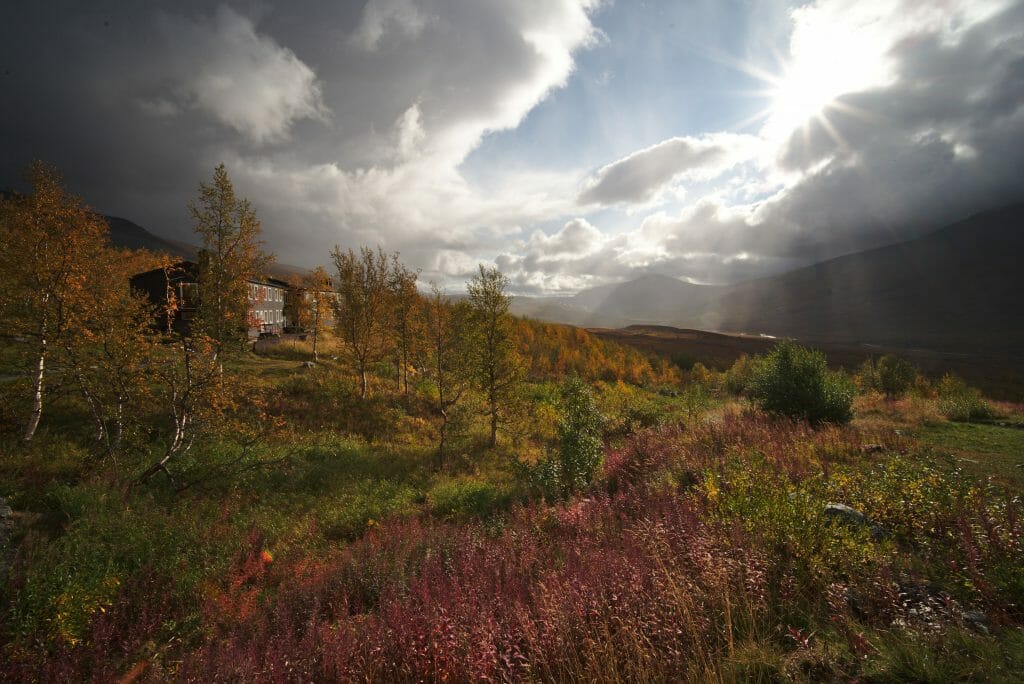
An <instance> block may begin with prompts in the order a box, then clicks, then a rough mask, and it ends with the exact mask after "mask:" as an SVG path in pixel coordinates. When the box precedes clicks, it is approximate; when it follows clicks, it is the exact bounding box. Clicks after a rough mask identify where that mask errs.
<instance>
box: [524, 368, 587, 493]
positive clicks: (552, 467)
mask: <svg viewBox="0 0 1024 684" xmlns="http://www.w3.org/2000/svg"><path fill="white" fill-rule="evenodd" d="M559 408H560V413H561V417H560V418H559V421H558V452H557V453H556V454H553V455H548V456H547V457H546V458H544V459H541V461H540V462H539V463H538V464H537V467H536V469H535V471H534V479H535V481H536V483H537V484H538V485H539V486H540V488H541V489H542V490H543V491H545V492H547V493H548V494H549V495H560V496H568V495H569V494H571V493H572V492H574V491H578V490H580V489H583V488H584V487H586V486H587V485H589V484H590V483H591V482H593V480H594V476H595V474H596V473H597V470H598V468H599V467H600V465H601V456H602V454H603V451H604V444H603V442H602V440H601V429H602V424H603V422H604V419H603V417H602V416H601V413H600V411H598V410H597V405H596V404H595V403H594V395H593V394H592V393H591V391H590V387H588V386H587V384H586V383H585V382H583V380H581V379H580V378H579V377H578V376H571V377H569V378H568V379H566V381H565V382H564V383H562V393H561V399H560V401H559Z"/></svg>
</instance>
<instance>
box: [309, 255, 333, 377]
mask: <svg viewBox="0 0 1024 684" xmlns="http://www.w3.org/2000/svg"><path fill="white" fill-rule="evenodd" d="M330 284H331V278H330V276H329V275H327V271H326V270H325V269H324V267H323V266H317V267H316V268H314V269H313V270H312V271H311V272H310V273H309V275H307V276H306V279H305V289H306V292H307V293H308V295H309V321H310V323H309V333H310V335H311V336H312V338H313V363H319V362H320V352H319V343H320V336H321V334H322V333H323V330H324V326H325V325H326V324H327V322H328V321H329V320H330V319H331V315H332V313H333V308H334V307H333V304H334V295H333V293H332V291H331V287H330Z"/></svg>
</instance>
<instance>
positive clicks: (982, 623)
mask: <svg viewBox="0 0 1024 684" xmlns="http://www.w3.org/2000/svg"><path fill="white" fill-rule="evenodd" d="M964 620H965V621H966V622H969V623H970V624H971V626H972V627H974V628H975V629H976V630H978V631H979V632H981V633H982V634H988V615H986V614H985V613H983V612H982V611H980V610H968V611H967V612H965V613H964Z"/></svg>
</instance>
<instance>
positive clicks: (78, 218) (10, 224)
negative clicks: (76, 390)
mask: <svg viewBox="0 0 1024 684" xmlns="http://www.w3.org/2000/svg"><path fill="white" fill-rule="evenodd" d="M28 180H29V182H30V184H31V186H32V191H31V192H30V193H29V194H27V195H14V196H10V197H6V198H4V199H3V200H2V201H0V244H2V245H3V249H2V250H0V272H2V273H3V274H4V287H3V288H0V320H2V321H3V326H4V330H5V332H6V333H7V334H8V335H10V336H11V337H12V338H13V339H14V340H15V341H16V342H20V344H19V346H20V347H21V349H20V351H21V352H22V353H21V354H20V364H21V370H22V371H23V372H25V374H26V375H27V376H28V378H29V387H30V389H29V396H28V397H27V401H26V404H27V407H28V418H27V420H26V423H25V427H24V431H23V432H22V439H23V440H24V441H26V442H27V441H30V440H31V439H32V438H33V437H34V436H35V434H36V430H37V429H38V427H39V421H40V419H41V418H42V415H43V407H44V404H45V397H46V394H47V392H46V390H47V382H46V381H47V371H48V363H49V361H50V360H51V356H53V355H56V354H59V353H60V350H61V347H62V345H63V343H64V341H65V339H66V336H67V335H68V334H69V331H70V330H71V329H72V328H74V327H76V325H77V324H76V321H80V320H81V318H82V316H83V315H85V312H86V310H87V309H88V308H89V307H88V306H87V304H88V298H89V296H90V295H91V293H90V291H89V288H88V283H89V280H90V278H91V277H92V276H93V274H94V272H95V269H96V268H97V267H98V265H99V264H100V262H101V259H100V256H101V255H102V254H103V253H104V250H106V249H107V234H108V228H107V225H106V223H105V222H104V221H103V219H102V218H101V217H99V216H97V215H96V214H95V213H93V212H92V211H90V210H89V209H88V208H87V207H86V206H84V205H83V203H82V200H81V199H79V198H78V197H75V196H73V195H70V194H68V193H67V192H66V191H65V189H64V187H63V185H62V181H61V177H60V174H59V173H57V171H56V170H54V169H52V168H50V167H48V166H46V165H45V164H43V163H42V162H36V163H34V164H32V166H31V167H30V168H29V171H28Z"/></svg>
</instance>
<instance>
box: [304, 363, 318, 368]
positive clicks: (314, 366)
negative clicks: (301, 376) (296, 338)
mask: <svg viewBox="0 0 1024 684" xmlns="http://www.w3.org/2000/svg"><path fill="white" fill-rule="evenodd" d="M302 366H303V367H304V368H316V363H315V362H313V361H303V362H302Z"/></svg>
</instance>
